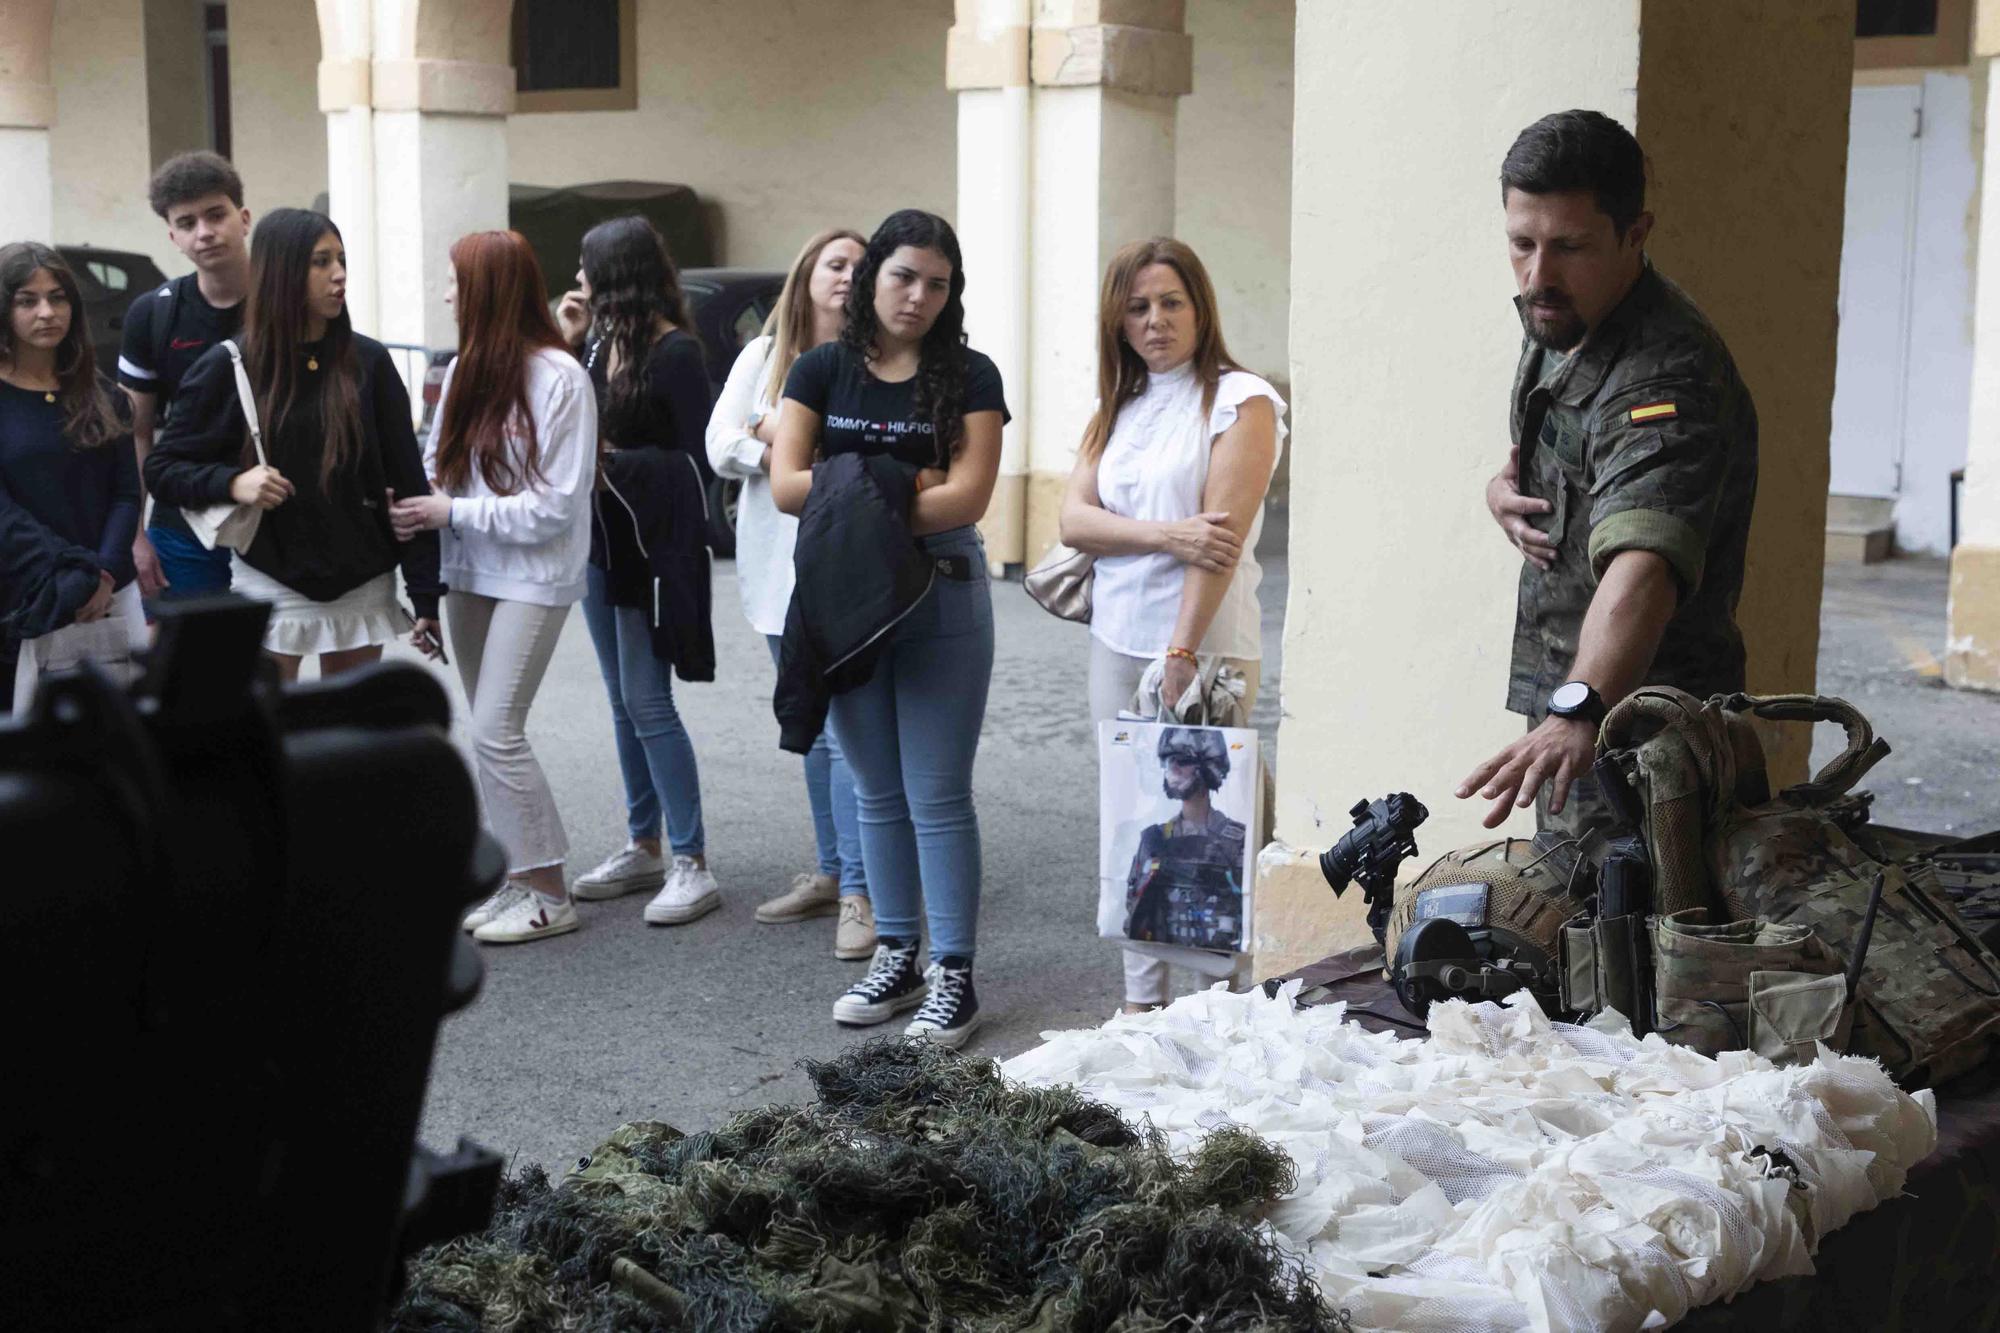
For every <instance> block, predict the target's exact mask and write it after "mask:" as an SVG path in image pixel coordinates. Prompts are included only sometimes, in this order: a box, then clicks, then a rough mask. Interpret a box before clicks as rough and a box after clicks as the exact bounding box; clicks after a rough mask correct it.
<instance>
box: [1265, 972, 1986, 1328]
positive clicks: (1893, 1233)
mask: <svg viewBox="0 0 2000 1333" xmlns="http://www.w3.org/2000/svg"><path fill="white" fill-rule="evenodd" d="M1380 958H1381V955H1380V954H1379V953H1375V952H1373V951H1372V950H1368V951H1361V952H1357V953H1355V954H1342V955H1336V956H1335V957H1333V958H1329V959H1326V960H1324V961H1322V962H1319V963H1314V964H1312V965H1310V966H1308V967H1303V968H1300V969H1299V970H1298V971H1296V972H1292V973H1289V974H1287V975H1286V976H1285V977H1283V978H1279V979H1278V980H1280V981H1288V980H1292V979H1294V978H1296V979H1298V980H1300V981H1302V982H1303V983H1304V986H1303V987H1302V988H1301V990H1300V992H1299V1003H1300V1004H1302V1005H1316V1004H1332V1003H1334V1002H1336V1001H1342V1002H1345V1003H1346V1005H1347V1016H1348V1018H1349V1019H1350V1020H1351V1021H1353V1022H1355V1023H1357V1024H1359V1025H1360V1026H1362V1027H1365V1028H1367V1029H1369V1030H1370V1031H1374V1032H1394V1033H1396V1034H1397V1035H1399V1036H1403V1037H1418V1036H1421V1035H1422V1034H1423V1025H1422V1023H1421V1022H1419V1021H1418V1020H1417V1019H1416V1018H1415V1017H1413V1016H1412V1015H1411V1014H1410V1013H1409V1011H1407V1010H1406V1009H1404V1008H1403V1006H1402V1004H1401V1002H1400V1001H1398V1000H1397V999H1396V993H1395V991H1394V990H1393V989H1392V988H1391V987H1390V985H1389V983H1388V982H1387V981H1386V980H1384V979H1383V977H1382V974H1381V970H1380ZM1371 961H1372V964H1373V965H1369V963H1370V962H1371ZM1269 984H1271V983H1267V985H1269ZM1937 1110H1938V1126H1937V1127H1938V1146H1937V1150H1936V1151H1935V1152H1933V1153H1932V1154H1931V1155H1930V1156H1929V1157H1926V1158H1925V1159H1924V1160H1923V1161H1921V1162H1919V1163H1918V1164H1917V1165H1916V1166H1915V1167H1913V1168H1912V1169H1911V1171H1910V1177H1909V1182H1908V1184H1907V1185H1906V1187H1905V1194H1904V1197H1902V1198H1900V1199H1895V1200H1892V1201H1890V1202H1889V1203H1887V1204H1884V1205H1883V1206H1882V1207H1880V1208H1877V1209H1875V1210H1874V1211H1873V1212H1868V1213H1863V1214H1861V1215H1860V1216H1858V1217H1856V1218H1854V1220H1853V1221H1851V1222H1849V1223H1848V1224H1847V1225H1846V1226H1844V1227H1842V1228H1841V1229H1840V1230H1838V1231H1836V1232H1834V1233H1832V1234H1831V1235H1830V1236H1828V1237H1826V1238H1825V1240H1824V1241H1823V1242H1822V1244H1821V1245H1820V1248H1819V1253H1818V1255H1817V1256H1816V1257H1815V1262H1816V1264H1817V1265H1818V1267H1819V1273H1818V1275H1817V1276H1815V1277H1809V1278H1808V1277H1794V1278H1781V1279H1779V1280H1777V1281H1774V1282H1763V1283H1759V1284H1758V1285H1756V1286H1754V1287H1752V1288H1750V1289H1749V1290H1748V1291H1747V1292H1745V1293H1744V1294H1743V1295H1741V1296H1739V1297H1737V1298H1736V1299H1735V1300H1734V1301H1732V1302H1730V1303H1728V1304H1717V1305H1709V1306H1704V1307H1702V1308H1699V1309H1697V1310H1695V1311H1693V1312H1692V1313H1691V1314H1689V1316H1688V1317H1687V1318H1686V1319H1684V1320H1682V1321H1681V1323H1680V1324H1679V1325H1677V1327H1680V1328H1687V1329H1703V1330H1724V1329H1755V1330H1758V1333H1772V1330H1779V1329H1799V1330H1814V1333H1819V1331H1820V1330H1841V1329H1857V1330H1858V1329H1867V1330H1871V1333H1890V1331H1893V1330H1912V1331H1913V1333H1914V1331H1916V1330H1922V1331H1923V1333H1946V1330H1949V1331H1950V1333H1962V1331H1964V1330H1980V1329H2000V1280H1996V1278H2000V1078H1994V1077H1991V1076H1988V1077H1986V1078H1984V1079H1983V1080H1981V1082H1980V1083H1979V1084H1978V1085H1975V1084H1974V1083H1973V1082H1972V1080H1968V1079H1962V1080H1959V1082H1958V1083H1957V1084H1955V1085H1953V1086H1952V1087H1949V1088H1947V1089H1945V1090H1943V1091H1941V1092H1940V1093H1939V1095H1938V1102H1937ZM1413 1333H1414V1331H1413Z"/></svg>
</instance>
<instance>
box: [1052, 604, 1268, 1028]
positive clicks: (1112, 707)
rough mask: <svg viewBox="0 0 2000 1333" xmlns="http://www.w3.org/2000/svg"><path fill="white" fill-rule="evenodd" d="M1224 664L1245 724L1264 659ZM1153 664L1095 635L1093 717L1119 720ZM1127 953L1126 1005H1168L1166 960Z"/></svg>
mask: <svg viewBox="0 0 2000 1333" xmlns="http://www.w3.org/2000/svg"><path fill="white" fill-rule="evenodd" d="M1222 661H1223V665H1224V666H1228V667H1233V668H1234V669H1235V670H1236V671H1237V672H1238V673H1239V674H1240V675H1241V676H1242V677H1243V681H1244V686H1245V688H1244V691H1243V714H1242V718H1243V722H1242V724H1243V725H1248V719H1249V716H1250V710H1251V709H1252V708H1253V707H1255V706H1256V703H1257V682H1258V677H1259V676H1260V675H1261V673H1262V670H1263V664H1262V663H1261V662H1254V661H1248V660H1245V659H1242V658H1236V657H1225V658H1224V659H1222ZM1152 664H1153V659H1152V658H1150V657H1128V656H1126V655H1125V654H1124V653H1121V652H1117V651H1115V650H1113V649H1110V648H1107V647H1105V646H1104V645H1103V644H1102V643H1099V642H1098V641H1097V640H1096V639H1095V638H1092V639H1091V641H1090V720H1091V721H1092V722H1111V721H1114V720H1116V718H1117V717H1118V713H1119V710H1120V709H1123V708H1126V707H1128V706H1129V705H1130V704H1131V702H1132V695H1133V693H1134V692H1135V691H1137V690H1138V688H1139V678H1140V677H1141V676H1144V675H1145V674H1146V668H1147V667H1149V666H1151V665H1152ZM1121 952H1122V953H1123V954H1124V955H1125V1002H1126V1003H1127V1004H1165V1003H1166V1002H1167V990H1168V986H1167V960H1166V959H1164V958H1156V957H1154V956H1153V955H1152V954H1149V953H1145V952H1143V951H1141V950H1138V949H1124V950H1121Z"/></svg>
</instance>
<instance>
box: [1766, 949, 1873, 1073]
mask: <svg viewBox="0 0 2000 1333" xmlns="http://www.w3.org/2000/svg"><path fill="white" fill-rule="evenodd" d="M1749 1010H1750V1049H1751V1050H1753V1051H1755V1052H1757V1054H1759V1055H1761V1056H1763V1057H1764V1058H1765V1059H1767V1060H1770V1061H1771V1062H1772V1063H1774V1064H1781V1065H1789V1064H1811V1063H1812V1062H1813V1060H1814V1059H1816V1058H1817V1057H1818V1054H1819V1049H1818V1046H1819V1043H1820V1042H1825V1043H1826V1044H1827V1045H1829V1046H1831V1047H1833V1048H1834V1049H1835V1050H1839V1051H1844V1050H1846V1049H1847V1042H1848V1037H1849V1034H1850V1033H1851V1032H1852V1030H1853V1026H1854V1006H1853V1005H1851V1004H1849V1003H1848V1002H1847V978H1846V977H1844V976H1842V975H1840V974H1839V973H1837V972H1835V973H1827V974H1824V975H1822V974H1818V973H1811V972H1752V973H1751V974H1750V984H1749Z"/></svg>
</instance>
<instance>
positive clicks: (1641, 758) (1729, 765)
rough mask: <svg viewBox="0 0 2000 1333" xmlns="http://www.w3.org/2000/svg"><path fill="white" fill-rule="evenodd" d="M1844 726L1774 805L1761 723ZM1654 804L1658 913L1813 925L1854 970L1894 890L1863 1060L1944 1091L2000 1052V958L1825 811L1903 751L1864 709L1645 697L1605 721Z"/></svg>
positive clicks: (1942, 900)
mask: <svg viewBox="0 0 2000 1333" xmlns="http://www.w3.org/2000/svg"><path fill="white" fill-rule="evenodd" d="M1753 718H1758V719H1764V720H1767V721H1771V722H1808V723H1811V722H1836V723H1839V724H1840V725H1841V727H1843V728H1844V729H1845V731H1846V733H1847V745H1846V748H1845V749H1844V750H1842V752H1841V753H1840V754H1839V755H1838V756H1837V757H1836V758H1834V759H1833V760H1832V762H1830V763H1828V764H1827V765H1826V767H1824V768H1822V769H1821V770H1820V771H1819V772H1818V773H1817V774H1815V775H1814V776H1813V778H1812V780H1811V781H1809V782H1802V783H1799V784H1797V785H1796V786H1792V787H1787V788H1785V789H1784V790H1783V791H1781V792H1778V793H1777V794H1776V795H1775V796H1773V795H1772V794H1771V792H1770V788H1769V784H1768V780H1767V779H1766V777H1765V773H1764V752H1763V747H1762V744H1761V742H1759V741H1758V740H1757V738H1756V733H1755V730H1754V728H1753V726H1752V719H1753ZM1600 744H1601V746H1602V748H1603V749H1604V750H1606V751H1609V752H1611V753H1614V754H1616V755H1617V756H1618V757H1619V759H1620V761H1621V763H1622V764H1623V766H1624V767H1625V769H1626V772H1627V774H1628V776H1630V778H1631V780H1632V784H1633V786H1634V788H1635V789H1636V790H1637V791H1638V793H1639V795H1640V799H1641V801H1642V802H1643V803H1644V805H1645V807H1646V827H1645V830H1644V832H1645V839H1646V846H1647V850H1648V851H1649V852H1650V853H1651V855H1652V857H1653V861H1654V876H1655V881H1656V885H1657V887H1656V891H1655V910H1656V911H1658V912H1660V913H1661V914H1663V915H1664V914H1668V913H1672V912H1678V911H1681V910H1684V909H1686V908H1691V907H1706V908H1708V909H1709V911H1710V913H1711V919H1712V920H1720V921H1747V920H1757V921H1762V922H1767V923H1771V924H1774V925H1800V926H1810V927H1811V928H1812V930H1813V933H1814V934H1815V935H1817V936H1818V938H1819V939H1820V940H1821V941H1822V942H1823V943H1824V944H1825V945H1826V946H1827V947H1828V948H1829V949H1830V950H1831V951H1832V952H1833V953H1834V954H1836V955H1838V956H1839V958H1840V959H1841V960H1843V961H1845V960H1847V959H1849V958H1850V957H1851V950H1852V948H1853V946H1854V944H1855V942H1856V937H1857V935H1858V934H1859V931H1860V926H1861V921H1862V917H1863V915H1864V912H1865V910H1866V906H1867V902H1868V896H1869V891H1870V888H1871V886H1872V885H1873V883H1874V880H1875V878H1876V876H1877V875H1880V876H1882V878H1883V895H1882V905H1881V909H1880V913H1879V915H1878V916H1877V918H1876V922H1875V931H1874V936H1873V939H1872V941H1871V942H1870V944H1869V946H1868V955H1867V958H1866V960H1865V962H1864V964H1863V968H1862V973H1861V984H1860V988H1859V994H1858V1005H1857V1009H1856V1013H1855V1015H1854V1027H1853V1034H1852V1040H1851V1041H1850V1043H1849V1046H1848V1049H1849V1050H1850V1051H1852V1052H1854V1053H1856V1054H1862V1055H1872V1056H1874V1057H1876V1058H1877V1059H1879V1060H1880V1061H1881V1062H1882V1063H1883V1065H1884V1066H1886V1067H1887V1068H1888V1070H1889V1072H1890V1073H1891V1074H1893V1075H1894V1076H1895V1077H1896V1078H1897V1079H1899V1080H1901V1081H1902V1082H1904V1083H1907V1084H1911V1085H1921V1084H1931V1083H1941V1082H1943V1081H1945V1080H1946V1079H1949V1078H1951V1077H1953V1076H1955V1075H1957V1074H1960V1073H1963V1072H1965V1071H1966V1070H1969V1069H1972V1068H1974V1067H1976V1066H1977V1065H1979V1064H1981V1063H1982V1062H1984V1061H1985V1060H1986V1058H1987V1057H1988V1056H1989V1055H1990V1054H1992V1053H1993V1051H1994V1049H1995V1046H1996V1044H2000V959H1996V958H1995V957H1994V956H1993V955H1992V954H1991V953H1989V952H1987V950H1986V949H1985V948H1984V947H1983V946H1982V945H1981V944H1980V943H1979V941H1978V939H1977V937H1976V936H1975V935H1974V933H1973V932H1972V931H1971V930H1970V929H1968V928H1967V927H1966V925H1965V923H1964V922H1963V921H1962V920H1960V918H1959V916H1958V913H1957V912H1956V911H1954V910H1953V909H1952V907H1951V905H1950V903H1949V901H1948V900H1947V898H1946V896H1945V894H1944V893H1943V892H1942V891H1941V889H1940V887H1939V884H1938V881H1937V875H1936V871H1935V870H1934V869H1932V868H1930V867H1929V866H1927V865H1925V864H1924V863H1922V862H1916V863H1908V864H1885V863H1883V862H1881V861H1878V860H1876V859H1875V858H1874V857H1872V856H1870V855H1869V854H1868V853H1867V852H1865V851H1863V850H1862V849H1861V848H1860V847H1859V846H1857V845H1856V844H1855V842H1854V840H1853V839H1852V838H1850V837H1849V836H1848V835H1847V834H1846V833H1844V832H1843V831H1842V830H1841V829H1840V828H1839V826H1838V825H1837V824H1835V823H1834V821H1833V820H1832V819H1831V818H1829V817H1828V816H1827V814H1826V813H1825V810H1824V808H1823V807H1825V806H1826V805H1827V804H1829V803H1830V802H1832V801H1833V800H1834V799H1836V798H1837V797H1839V796H1840V795H1842V794H1843V793H1845V792H1846V791H1847V790H1848V789H1849V788H1850V787H1852V786H1853V785H1854V784H1855V783H1856V782H1857V781H1859V780H1860V778H1861V776H1862V775H1863V774H1864V773H1866V772H1867V771H1868V770H1869V768H1871V767H1873V766H1874V764H1875V763H1876V762H1877V761H1878V760H1880V759H1881V758H1882V756H1883V755H1885V754H1887V753H1888V752H1889V747H1888V745H1887V744H1885V743H1884V742H1882V741H1880V740H1878V739H1876V737H1875V735H1874V730H1873V728H1872V727H1870V726H1869V724H1868V720H1867V718H1865V717H1863V716H1862V715H1861V713H1860V711H1859V710H1857V709H1856V708H1855V707H1854V706H1853V705H1852V704H1849V703H1847V702H1845V701H1844V700H1840V699H1829V698H1823V697H1819V696H1815V695H1772V696H1767V697H1761V698H1759V697H1753V696H1750V695H1745V694H1732V695H1717V696H1716V697H1714V698H1711V699H1710V700H1708V701H1707V702H1706V703H1700V702H1697V701H1696V700H1695V699H1694V698H1693V697H1692V696H1691V695H1688V694H1684V693H1682V692H1681V691H1679V690H1674V689H1669V688H1666V687H1662V686H1649V687H1647V688H1644V689H1641V690H1637V691H1635V692H1634V693H1633V694H1632V695H1630V696H1629V697H1628V698H1626V699H1624V700H1623V701H1621V702H1620V703H1619V704H1618V706H1617V707H1615V708H1613V709H1612V710H1611V713H1610V715H1609V716H1607V717H1606V718H1605V720H1604V728H1603V732H1602V735H1601V738H1600Z"/></svg>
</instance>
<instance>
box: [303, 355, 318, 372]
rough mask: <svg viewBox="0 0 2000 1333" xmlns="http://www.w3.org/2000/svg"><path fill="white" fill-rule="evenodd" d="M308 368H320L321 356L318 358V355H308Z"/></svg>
mask: <svg viewBox="0 0 2000 1333" xmlns="http://www.w3.org/2000/svg"><path fill="white" fill-rule="evenodd" d="M306 369H307V370H318V369H319V358H318V357H316V356H309V357H307V358H306Z"/></svg>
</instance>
